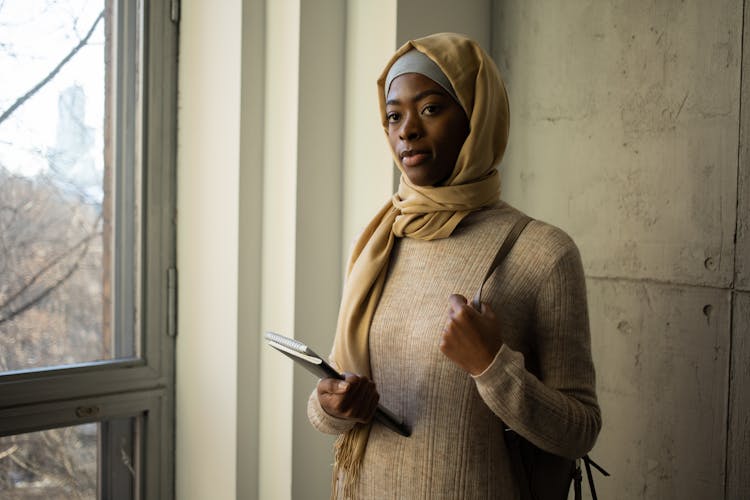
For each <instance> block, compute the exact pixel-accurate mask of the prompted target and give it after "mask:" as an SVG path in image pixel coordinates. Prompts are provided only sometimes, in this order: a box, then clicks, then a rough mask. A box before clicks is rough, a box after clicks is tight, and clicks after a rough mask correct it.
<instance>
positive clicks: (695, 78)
mask: <svg viewBox="0 0 750 500" xmlns="http://www.w3.org/2000/svg"><path fill="white" fill-rule="evenodd" d="M493 16H494V18H493V44H492V47H493V53H494V55H495V58H496V60H497V61H498V64H499V66H500V68H501V71H502V72H503V74H504V75H505V77H506V79H507V83H508V90H509V93H510V101H511V116H512V121H511V141H510V146H509V150H508V154H507V156H506V159H505V161H504V164H503V167H502V173H503V176H504V197H505V199H506V200H508V201H510V202H511V203H513V204H515V205H516V206H518V207H520V208H522V209H525V210H526V211H527V212H528V213H529V214H530V215H532V216H534V217H537V218H540V219H544V220H547V221H549V222H552V223H553V224H556V225H558V226H561V227H562V228H564V229H565V230H567V231H568V232H569V233H570V234H571V235H572V236H573V237H574V239H575V240H576V241H577V242H578V244H579V246H580V248H581V252H582V255H583V259H584V265H585V268H586V273H587V276H588V287H589V302H590V310H591V325H592V336H593V338H592V343H593V349H594V356H595V361H596V364H597V369H598V380H597V382H598V383H597V385H598V391H599V396H600V402H601V405H602V411H603V417H604V428H603V430H602V434H601V436H600V439H599V442H598V444H597V446H596V448H595V449H594V452H593V456H594V457H595V459H598V461H600V462H601V463H602V464H603V465H605V466H607V467H608V468H609V469H610V471H611V472H612V473H613V477H612V478H609V479H602V480H599V481H598V490H600V492H601V493H602V494H601V497H603V498H628V499H629V498H654V499H670V498H674V499H682V498H696V499H703V498H705V499H715V498H724V497H725V494H726V495H727V498H741V497H742V495H743V494H744V495H747V494H748V479H747V478H746V477H743V476H747V474H742V473H740V471H741V470H745V469H747V467H748V458H747V456H748V442H750V439H748V436H747V434H748V432H747V425H746V422H747V417H746V415H747V413H748V398H747V396H745V395H744V394H743V393H742V392H741V391H740V390H739V389H738V387H741V385H742V384H743V383H745V384H746V383H747V382H748V379H750V376H748V372H747V368H746V365H747V358H748V347H747V346H748V342H747V340H746V339H745V337H746V336H747V333H748V324H749V323H750V321H748V315H749V310H748V305H747V304H748V298H747V294H741V293H738V291H737V290H735V288H734V287H735V283H737V287H738V288H742V287H744V289H745V290H746V289H747V285H748V282H749V281H750V280H748V271H747V270H748V269H750V265H749V264H748V255H747V254H748V252H747V249H748V248H749V246H748V243H747V242H748V236H747V225H748V218H747V214H746V211H747V206H748V201H747V168H746V167H745V166H744V165H746V162H745V161H743V160H742V158H741V159H740V160H739V164H740V165H743V168H742V169H740V180H741V183H740V189H739V205H738V187H737V186H738V184H737V183H738V152H740V128H739V122H740V95H741V94H742V92H741V90H742V89H741V82H742V80H741V68H742V60H741V59H742V34H743V3H742V2H740V1H728V0H717V1H711V2H709V1H700V0H686V1H679V0H658V1H657V0H651V1H647V0H638V1H635V2H626V1H615V0H607V1H601V2H592V1H583V0H572V1H569V2H564V3H563V2H557V3H552V2H544V3H542V2H524V1H520V0H506V1H502V2H501V1H497V2H495V4H494V8H493ZM745 81H746V80H745ZM745 122H747V120H743V123H745ZM747 128H748V127H746V129H747ZM743 133H744V134H745V135H747V134H748V132H746V131H745V132H743ZM743 144H746V142H744V141H743ZM743 151H744V149H743ZM744 156H746V153H745V154H744ZM738 217H739V221H738ZM738 227H739V228H740V231H739V232H738V243H737V245H735V232H736V230H737V228H738ZM743 228H744V232H743ZM743 249H744V250H743ZM730 374H731V377H730ZM730 401H731V404H730ZM728 409H729V410H728ZM728 411H729V414H728ZM728 422H729V425H728ZM728 436H729V438H728ZM727 478H729V479H728V481H727ZM743 481H744V483H743ZM736 494H740V496H736ZM745 498H746V496H745Z"/></svg>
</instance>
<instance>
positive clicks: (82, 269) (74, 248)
mask: <svg viewBox="0 0 750 500" xmlns="http://www.w3.org/2000/svg"><path fill="white" fill-rule="evenodd" d="M129 3H130V2H129ZM132 3H135V2H132ZM113 5H114V3H113V2H112V1H104V0H98V1H96V0H0V74H2V75H3V78H0V372H8V371H14V370H25V369H33V368H44V367H51V366H60V365H71V364H76V363H83V362H89V361H98V360H110V359H118V358H128V357H132V356H134V355H135V354H136V352H137V350H136V348H137V346H136V341H135V340H136V335H135V334H134V332H135V317H136V310H135V309H136V308H135V306H134V302H135V301H134V298H133V297H134V292H133V290H134V289H135V287H134V286H133V280H134V279H135V278H134V276H133V272H132V269H135V267H134V266H135V260H136V259H137V255H135V248H137V242H136V231H135V229H134V228H135V227H137V221H136V220H135V218H134V217H135V215H134V214H135V211H134V208H133V207H134V206H135V195H134V193H135V192H136V190H135V180H134V179H135V177H136V176H134V175H133V171H134V170H135V165H134V163H133V162H132V161H131V162H129V163H126V162H123V161H120V160H119V159H118V156H117V154H118V149H121V150H123V149H125V148H126V147H128V146H131V145H132V144H131V145H129V144H122V143H121V141H119V140H117V139H116V138H117V137H119V135H118V134H120V131H121V130H124V129H128V131H129V135H130V136H132V132H133V127H132V126H130V125H129V123H132V119H131V118H130V117H129V116H128V115H127V113H120V112H119V110H120V109H121V99H120V98H119V97H118V96H121V95H124V94H127V95H133V94H135V93H137V89H136V87H137V80H136V79H135V78H132V77H131V78H129V79H128V78H127V76H128V75H131V74H132V73H133V71H131V70H130V69H129V68H132V67H134V66H135V62H134V58H135V57H136V56H133V57H131V62H128V61H127V60H125V61H121V60H120V57H119V53H118V51H122V50H123V47H125V46H126V44H124V43H118V40H121V39H123V40H124V39H125V35H127V34H128V33H127V30H126V29H125V28H121V26H122V25H123V23H122V22H121V20H122V19H125V18H127V16H125V15H118V14H117V12H118V11H117V9H116V8H113ZM118 19H120V21H118ZM118 37H119V38H118ZM130 52H132V53H133V54H137V52H135V51H132V50H131V51H130ZM113 56H114V57H113ZM112 60H117V61H118V64H117V65H114V64H112V63H111V61H112ZM10 75H12V77H9V76H10ZM114 82H118V84H117V85H115V84H114ZM130 104H131V108H133V103H132V102H131V103H130ZM133 113H134V112H132V113H131V115H132V114H133ZM129 120H130V121H129ZM107 137H110V138H111V139H106V138H107ZM131 156H132V154H131ZM124 172H128V173H127V174H126V173H124ZM124 263H127V264H128V266H129V269H130V270H131V271H130V272H129V273H123V272H121V271H119V270H120V269H122V268H123V265H124Z"/></svg>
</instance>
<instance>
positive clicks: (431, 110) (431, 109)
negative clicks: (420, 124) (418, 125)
mask: <svg viewBox="0 0 750 500" xmlns="http://www.w3.org/2000/svg"><path fill="white" fill-rule="evenodd" d="M439 112H440V105H438V104H428V105H426V106H425V107H424V108H422V114H425V115H428V116H429V115H435V114H437V113H439Z"/></svg>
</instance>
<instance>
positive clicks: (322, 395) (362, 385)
mask: <svg viewBox="0 0 750 500" xmlns="http://www.w3.org/2000/svg"><path fill="white" fill-rule="evenodd" d="M379 400H380V395H379V394H378V391H377V389H376V387H375V382H373V381H372V380H370V379H369V378H367V377H364V376H359V375H354V374H353V373H344V380H338V379H335V378H324V379H321V380H320V381H319V382H318V401H320V406H322V407H323V410H325V412H326V413H328V414H329V415H331V416H334V417H338V418H345V419H350V420H356V421H357V422H361V423H366V422H369V421H370V419H372V416H373V415H374V414H375V409H376V408H377V407H378V401H379Z"/></svg>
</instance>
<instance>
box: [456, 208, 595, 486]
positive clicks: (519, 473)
mask: <svg viewBox="0 0 750 500" xmlns="http://www.w3.org/2000/svg"><path fill="white" fill-rule="evenodd" d="M532 220H533V219H532V218H531V217H529V216H528V215H523V214H522V215H521V217H519V219H518V220H517V221H516V222H515V224H513V227H512V228H511V229H510V232H509V233H508V235H507V236H506V237H505V240H503V243H502V244H501V245H500V248H499V249H498V251H497V255H495V259H494V260H493V261H492V264H490V267H489V268H488V269H487V272H486V273H485V275H484V278H483V279H482V284H481V285H479V290H477V293H476V295H474V298H473V299H472V300H471V305H472V306H473V307H474V308H475V309H476V310H480V309H481V303H482V289H483V288H484V284H485V283H486V282H487V280H488V279H489V277H490V276H492V273H494V272H495V270H496V269H497V268H498V267H499V266H500V264H502V262H503V260H505V257H506V256H507V255H508V253H510V250H511V249H512V248H513V245H515V244H516V241H517V240H518V237H519V236H520V235H521V233H522V232H523V230H524V229H525V228H526V226H527V225H528V224H529V222H531V221H532ZM521 439H523V438H522V437H521V436H519V435H518V434H516V433H515V432H514V431H513V430H511V429H510V428H506V429H505V443H506V445H507V446H508V449H509V451H510V459H511V462H512V464H511V466H512V468H513V473H514V475H515V477H516V480H517V481H518V483H519V484H518V486H519V488H520V490H521V499H522V500H534V498H533V496H534V495H533V493H532V492H531V487H530V486H531V485H530V483H529V477H528V475H527V472H526V468H525V467H524V463H523V455H522V451H521ZM581 460H583V463H584V466H585V468H586V478H587V479H588V483H589V488H590V490H591V496H592V498H593V500H597V496H596V488H595V487H594V478H593V476H592V474H591V466H593V467H594V468H595V469H597V470H598V471H599V472H601V473H602V474H603V475H604V476H609V473H608V472H607V471H606V470H604V469H603V468H602V467H601V466H600V465H599V464H597V463H596V462H594V461H593V460H591V458H590V457H589V456H588V455H584V456H583V457H582V458H581ZM581 472H582V471H581V466H580V462H578V461H576V463H575V466H574V467H573V468H572V471H571V475H572V478H571V479H572V481H571V482H572V483H573V492H574V498H575V500H581V497H582V495H581V493H582V492H581V483H582V482H583V478H582V474H581Z"/></svg>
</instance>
